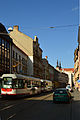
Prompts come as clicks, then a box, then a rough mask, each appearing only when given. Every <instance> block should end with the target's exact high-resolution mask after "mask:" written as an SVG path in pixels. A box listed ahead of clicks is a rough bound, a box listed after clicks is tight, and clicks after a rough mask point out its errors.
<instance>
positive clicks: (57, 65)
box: [56, 59, 59, 67]
mask: <svg viewBox="0 0 80 120" xmlns="http://www.w3.org/2000/svg"><path fill="white" fill-rule="evenodd" d="M56 67H59V66H58V59H57V66H56Z"/></svg>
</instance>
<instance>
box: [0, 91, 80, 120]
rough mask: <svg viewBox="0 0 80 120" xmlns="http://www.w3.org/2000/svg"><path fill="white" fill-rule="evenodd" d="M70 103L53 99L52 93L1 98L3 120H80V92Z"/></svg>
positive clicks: (0, 105) (75, 94) (0, 108)
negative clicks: (55, 101) (56, 101)
mask: <svg viewBox="0 0 80 120" xmlns="http://www.w3.org/2000/svg"><path fill="white" fill-rule="evenodd" d="M72 96H74V97H73V100H72V101H71V103H70V104H66V103H58V104H55V103H53V101H52V93H48V94H47V93H44V94H41V95H37V96H32V97H26V98H20V99H0V116H1V120H80V92H77V91H74V92H73V93H72Z"/></svg>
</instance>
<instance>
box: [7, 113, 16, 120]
mask: <svg viewBox="0 0 80 120" xmlns="http://www.w3.org/2000/svg"><path fill="white" fill-rule="evenodd" d="M15 115H16V113H15V114H13V115H11V116H10V117H8V118H7V120H9V119H11V118H13V117H14V116H15Z"/></svg>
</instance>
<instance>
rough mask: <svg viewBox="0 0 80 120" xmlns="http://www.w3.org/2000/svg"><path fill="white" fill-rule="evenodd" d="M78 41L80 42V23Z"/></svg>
mask: <svg viewBox="0 0 80 120" xmlns="http://www.w3.org/2000/svg"><path fill="white" fill-rule="evenodd" d="M78 42H79V43H80V25H79V30H78Z"/></svg>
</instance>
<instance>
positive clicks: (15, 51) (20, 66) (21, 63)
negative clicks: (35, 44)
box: [12, 43, 28, 75]
mask: <svg viewBox="0 0 80 120" xmlns="http://www.w3.org/2000/svg"><path fill="white" fill-rule="evenodd" d="M27 59H28V56H27V54H25V53H24V52H23V51H22V50H21V49H20V48H18V47H17V46H16V45H15V44H14V43H13V44H12V73H18V74H24V75H27Z"/></svg>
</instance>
